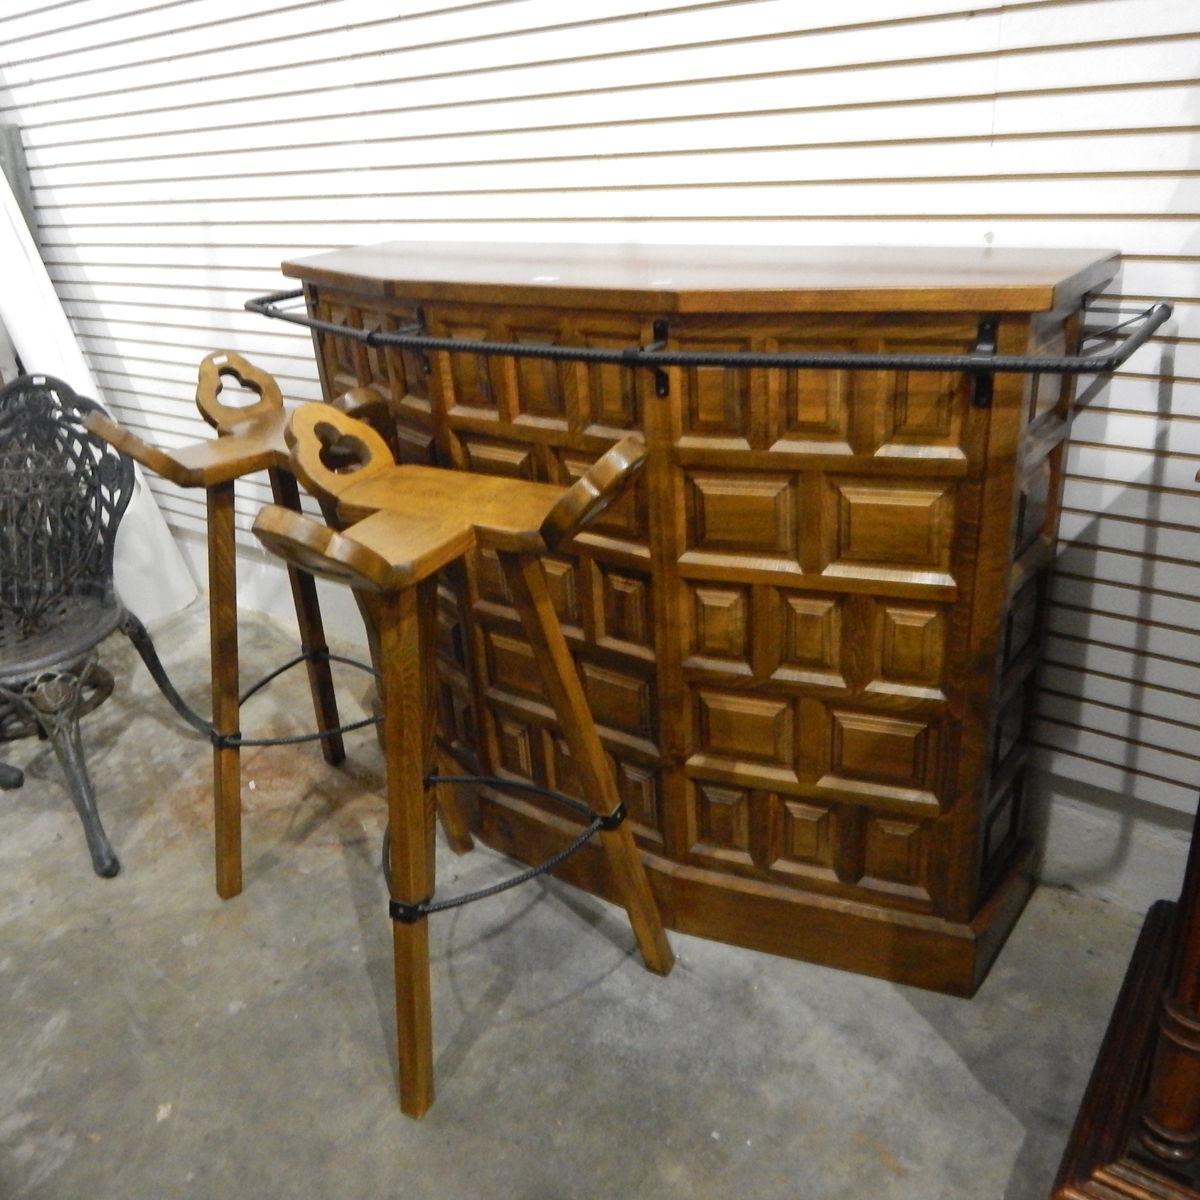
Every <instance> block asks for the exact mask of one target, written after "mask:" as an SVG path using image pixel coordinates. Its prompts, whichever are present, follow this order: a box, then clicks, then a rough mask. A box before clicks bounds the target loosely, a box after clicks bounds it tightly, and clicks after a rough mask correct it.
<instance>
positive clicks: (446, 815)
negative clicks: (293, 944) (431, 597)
mask: <svg viewBox="0 0 1200 1200" xmlns="http://www.w3.org/2000/svg"><path fill="white" fill-rule="evenodd" d="M354 598H355V599H356V600H357V601H358V611H359V612H360V613H361V614H362V619H363V625H365V626H366V630H367V642H368V644H369V645H370V648H371V663H372V665H373V666H374V667H375V669H376V670H377V671H378V670H380V669H381V668H380V666H379V664H380V662H382V655H381V653H380V648H379V633H378V630H379V624H380V615H379V606H380V598H379V596H377V595H373V594H372V593H370V592H355V593H354ZM433 711H434V712H435V713H436V708H435V709H434V710H433ZM376 728H377V729H378V730H379V741H380V745H381V746H382V745H383V740H384V733H383V726H382V725H380V726H376ZM434 790H435V791H436V792H437V814H438V819H439V820H440V821H441V823H442V833H443V834H444V835H445V838H446V844H447V845H448V846H449V847H450V849H451V850H453V851H454V853H455V854H468V853H469V852H470V851H471V850H473V849H474V848H475V839H474V838H473V837H472V836H471V826H470V824H469V823H468V821H467V814H466V813H465V812H464V811H463V806H462V805H461V804H460V803H459V800H458V796H457V794H456V793H455V792H454V791H453V789H451V788H444V787H443V788H435V789H434Z"/></svg>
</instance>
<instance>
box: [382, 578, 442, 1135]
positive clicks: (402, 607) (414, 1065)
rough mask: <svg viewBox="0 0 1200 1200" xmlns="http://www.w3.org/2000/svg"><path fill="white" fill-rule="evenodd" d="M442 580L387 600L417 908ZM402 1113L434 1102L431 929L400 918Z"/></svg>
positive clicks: (409, 893)
mask: <svg viewBox="0 0 1200 1200" xmlns="http://www.w3.org/2000/svg"><path fill="white" fill-rule="evenodd" d="M436 604H437V582H436V580H433V579H430V580H426V581H424V582H423V583H420V584H418V585H417V586H416V587H415V588H407V589H405V590H404V591H402V592H398V593H390V594H386V595H384V596H382V597H380V601H379V604H378V605H377V607H376V611H377V613H378V617H379V624H378V629H377V633H378V636H379V649H380V655H379V657H380V670H381V672H382V676H383V677H382V681H381V685H382V691H383V713H384V740H383V749H384V762H385V765H386V770H387V801H388V830H389V833H388V836H389V839H390V851H391V864H392V877H391V879H390V880H389V887H390V889H391V895H392V897H393V899H396V900H399V901H401V902H402V903H405V904H416V903H417V902H418V901H421V900H424V899H426V898H428V897H429V896H431V895H432V894H433V889H434V866H433V863H434V859H433V855H434V844H433V831H434V819H435V818H434V797H433V789H432V788H427V787H426V786H425V776H426V775H427V774H428V773H429V770H430V768H431V766H432V763H433V747H434V729H435V725H434V722H435V719H436V710H435V709H434V703H435V700H436V693H435V686H436V663H435V661H434V653H435V646H434V642H433V638H434V636H435V635H436V625H435V621H436ZM392 929H393V948H394V954H395V968H396V1032H397V1043H398V1047H399V1058H400V1109H401V1111H402V1112H404V1113H405V1114H407V1115H408V1116H410V1117H422V1116H424V1115H425V1113H426V1112H427V1111H428V1109H429V1106H430V1105H431V1104H432V1103H433V1095H434V1089H433V1016H432V1010H431V1004H430V992H429V924H428V921H427V920H425V919H421V920H418V921H416V922H414V923H412V924H405V923H404V922H402V921H393V923H392Z"/></svg>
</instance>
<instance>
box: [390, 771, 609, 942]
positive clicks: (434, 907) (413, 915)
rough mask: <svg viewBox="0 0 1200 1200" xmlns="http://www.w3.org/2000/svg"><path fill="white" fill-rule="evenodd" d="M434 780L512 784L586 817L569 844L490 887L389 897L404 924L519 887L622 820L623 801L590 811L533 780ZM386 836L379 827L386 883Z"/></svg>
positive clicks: (440, 779) (440, 778)
mask: <svg viewBox="0 0 1200 1200" xmlns="http://www.w3.org/2000/svg"><path fill="white" fill-rule="evenodd" d="M437 783H485V784H490V785H493V786H496V787H508V788H515V789H517V790H518V791H523V792H533V793H534V794H535V795H538V796H545V797H547V798H548V799H550V800H557V801H558V802H559V803H560V804H564V805H566V806H567V807H568V808H570V809H573V810H574V811H575V812H577V813H579V814H580V815H582V816H585V817H587V818H588V819H589V824H588V826H587V828H586V829H585V830H584V831H583V832H582V833H581V834H580V835H579V836H578V837H577V838H575V839H574V840H573V841H572V842H571V843H570V845H568V846H565V847H564V848H563V849H562V850H560V851H559V852H558V853H557V854H553V855H551V856H550V857H549V858H548V859H547V860H546V861H545V862H544V863H539V864H538V865H537V866H536V867H530V868H529V869H528V870H526V871H522V872H520V874H518V875H514V876H512V878H511V879H505V880H503V881H502V882H500V883H494V884H492V886H491V887H485V888H480V889H479V890H478V891H475V892H465V893H464V894H463V895H461V896H451V897H450V899H448V900H434V898H433V897H432V896H427V897H426V898H425V899H424V900H418V901H416V903H414V904H406V903H404V902H403V901H401V900H389V901H388V915H389V916H390V917H391V918H392V920H393V921H399V922H401V924H404V925H415V924H416V923H417V922H418V921H420V920H421V919H422V918H423V917H427V916H429V914H430V913H435V912H444V911H445V910H446V909H448V908H461V907H462V906H463V905H464V904H471V903H473V902H474V901H476V900H486V899H487V898H488V897H489V896H498V895H499V894H500V893H501V892H507V891H508V890H509V889H510V888H515V887H520V885H521V884H523V883H528V882H529V881H530V880H531V879H536V878H537V877H538V876H539V875H545V874H546V873H547V872H549V871H553V870H554V868H555V867H557V866H558V865H559V864H560V863H563V862H565V861H566V860H567V859H568V858H570V857H571V855H572V854H574V853H575V852H576V851H578V850H581V849H582V848H583V844H584V843H585V842H586V841H587V840H588V839H589V838H590V837H592V836H593V835H594V834H596V833H599V832H601V831H602V830H613V829H617V828H619V827H620V825H621V822H622V821H624V820H625V805H624V804H618V805H617V807H616V808H614V809H613V810H612V812H611V813H608V814H607V815H601V814H598V813H594V812H592V810H591V809H590V808H588V806H587V805H586V804H583V803H581V802H580V801H579V800H576V799H575V797H574V796H568V795H567V794H566V793H565V792H556V791H553V790H551V789H550V788H544V787H539V786H538V785H537V784H536V783H523V782H522V781H521V780H519V779H505V778H504V777H502V776H499V775H427V776H426V777H425V786H426V787H432V786H433V785H434V784H437ZM388 837H389V830H387V829H385V830H384V831H383V877H384V879H385V880H386V881H387V882H388V884H389V885H390V884H391V878H392V864H391V844H390V842H389V840H388Z"/></svg>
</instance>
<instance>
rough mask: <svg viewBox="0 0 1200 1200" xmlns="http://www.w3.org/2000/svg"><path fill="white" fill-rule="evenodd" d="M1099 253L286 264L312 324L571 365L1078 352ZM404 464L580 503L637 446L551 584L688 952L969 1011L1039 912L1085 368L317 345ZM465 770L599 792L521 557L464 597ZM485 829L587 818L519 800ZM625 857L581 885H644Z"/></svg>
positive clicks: (679, 255)
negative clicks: (568, 728) (1059, 564)
mask: <svg viewBox="0 0 1200 1200" xmlns="http://www.w3.org/2000/svg"><path fill="white" fill-rule="evenodd" d="M1116 269H1117V256H1116V254H1115V253H1114V252H1102V251H1047V250H1010V251H1005V250H988V251H979V250H960V249H930V250H916V249H894V248H893V249H804V248H794V247H791V248H789V247H779V248H764V247H695V246H692V247H685V246H673V247H672V246H640V247H639V246H596V245H590V246H568V245H536V246H535V245H502V244H488V245H476V244H469V243H446V244H431V243H411V244H409V243H389V244H385V245H380V246H368V247H362V248H358V249H352V250H345V251H336V252H332V253H328V254H322V255H319V256H315V257H312V258H307V259H302V260H298V261H295V262H288V263H285V264H284V267H283V270H284V274H286V275H289V276H292V277H295V278H297V279H299V280H301V281H302V282H303V286H304V294H305V298H306V302H307V310H308V313H309V314H310V316H312V317H316V318H319V319H321V320H323V321H327V322H331V323H332V324H334V325H339V326H346V325H348V326H351V327H354V328H357V329H364V330H370V329H378V330H385V331H405V330H412V329H419V330H420V331H421V332H422V333H424V334H428V335H430V336H433V337H443V338H455V339H466V340H471V341H491V342H506V343H536V344H543V345H545V344H553V345H559V346H567V347H575V348H581V347H591V348H607V349H621V348H628V347H637V346H642V347H652V346H655V345H658V346H660V347H661V348H663V349H665V350H682V351H718V352H730V351H734V352H737V351H751V352H763V351H765V352H782V353H805V352H811V353H828V354H834V355H837V354H847V353H873V354H877V353H884V354H886V353H897V352H899V353H910V354H929V355H962V354H971V353H979V354H986V353H989V352H994V353H998V354H1000V355H1026V354H1032V355H1067V354H1073V353H1075V352H1076V349H1077V344H1078V340H1079V326H1080V311H1081V308H1082V305H1083V303H1084V300H1085V297H1086V296H1087V295H1088V294H1089V293H1094V292H1096V291H1098V290H1099V289H1101V288H1102V287H1103V286H1104V285H1105V284H1106V283H1107V282H1108V281H1109V280H1110V279H1111V278H1112V277H1113V275H1114V274H1115V272H1116ZM314 338H315V343H316V350H317V359H318V363H319V366H320V373H321V382H322V386H323V389H324V393H325V398H326V400H333V399H335V398H336V397H338V396H340V395H342V394H343V393H345V392H346V391H348V390H350V389H353V388H356V387H362V386H370V387H373V388H375V389H376V390H377V391H378V392H380V393H381V394H382V395H383V396H384V398H385V399H386V400H387V402H388V404H389V406H390V408H391V411H392V413H393V415H394V416H395V420H396V433H397V437H396V446H397V448H398V451H399V456H400V457H401V459H402V460H405V461H411V462H430V463H438V464H440V465H443V466H449V467H453V468H455V469H457V470H462V471H483V472H491V473H496V474H501V475H509V476H513V477H517V478H523V479H531V480H544V481H548V482H552V483H555V484H561V485H566V484H570V483H571V482H573V480H575V479H576V478H578V476H579V475H580V474H582V473H583V472H584V471H585V470H586V469H587V467H588V466H589V465H590V464H591V463H592V462H593V461H594V460H595V459H596V458H597V457H598V456H599V455H600V454H601V453H602V452H603V451H605V450H606V449H607V448H608V447H609V446H611V445H612V444H613V443H614V442H615V441H617V440H618V439H620V438H621V437H623V436H625V435H626V434H627V433H628V432H629V431H631V430H640V431H641V432H642V433H643V435H644V437H645V440H646V444H647V447H648V451H649V454H648V462H647V467H646V469H645V471H644V472H643V473H642V475H641V477H640V478H639V480H638V482H637V484H636V486H635V487H634V488H633V489H632V491H631V493H630V494H629V495H627V496H626V498H625V499H623V500H622V501H621V502H620V503H619V504H617V505H615V506H614V507H613V508H611V509H610V510H608V512H606V513H605V514H604V516H603V517H602V518H601V519H600V520H598V521H597V522H596V523H595V524H594V525H593V526H591V528H590V529H589V530H588V531H587V532H585V533H583V534H581V535H579V536H578V537H576V539H575V540H574V541H573V542H572V543H571V544H570V546H569V548H568V549H569V553H563V554H559V555H556V556H554V557H552V558H550V559H548V560H547V563H546V565H547V570H548V572H549V575H550V582H551V585H552V590H553V598H554V603H555V607H556V608H557V611H558V615H559V618H560V620H561V622H562V624H563V627H564V629H565V631H566V633H567V637H568V640H569V642H570V645H571V649H572V653H573V654H574V656H575V659H576V662H577V664H578V667H579V671H580V674H581V677H582V680H583V683H584V687H585V690H586V693H587V698H588V701H589V704H590V706H591V708H592V711H593V714H594V716H595V719H596V722H597V724H598V726H599V730H600V735H601V739H602V742H603V744H604V747H605V749H606V751H607V752H608V753H609V755H611V758H612V762H613V766H614V769H615V772H616V778H617V782H618V786H619V789H620V792H621V796H622V798H623V800H624V803H625V805H626V808H627V810H628V812H629V815H630V819H631V820H632V822H633V829H634V831H635V833H636V836H637V840H638V843H639V845H640V847H641V849H642V852H643V856H644V859H645V862H646V866H647V869H648V871H649V875H650V880H651V884H652V886H653V889H654V892H655V894H656V896H657V898H658V901H659V904H660V906H661V908H662V912H663V916H664V920H665V922H666V924H667V925H668V926H669V927H672V928H675V929H678V930H682V931H684V932H687V933H691V934H697V935H700V936H702V937H709V938H714V939H717V940H720V941H724V942H730V943H733V944H736V945H742V946H748V947H753V948H755V949H758V950H764V951H768V952H771V953H775V954H784V955H790V956H793V957H796V958H803V959H808V960H811V961H814V962H820V963H826V964H829V965H832V966H836V967H842V968H846V969H849V970H853V971H859V972H863V973H867V974H871V975H878V976H882V977H884V978H887V979H891V980H896V981H899V982H903V983H910V984H916V985H920V986H923V987H929V988H935V989H938V990H941V991H946V992H952V993H956V994H960V995H969V994H971V993H972V992H973V991H974V990H975V988H976V987H977V986H978V985H979V983H980V981H981V980H982V978H983V976H984V974H985V973H986V971H987V969H988V967H989V966H990V964H991V962H992V960H993V959H994V957H995V955H996V954H997V952H998V951H999V948H1000V946H1001V944H1002V943H1003V940H1004V938H1005V936H1006V935H1007V933H1008V931H1009V930H1010V929H1011V927H1012V925H1013V923H1014V922H1015V920H1016V919H1017V917H1018V915H1019V914H1020V911H1021V908H1022V906H1023V905H1024V903H1025V900H1026V899H1027V897H1028V894H1029V891H1030V888H1031V881H1030V878H1029V876H1028V874H1027V870H1026V864H1027V859H1028V845H1027V842H1026V841H1025V838H1024V836H1023V820H1024V809H1025V803H1024V794H1025V788H1026V769H1027V763H1028V758H1029V727H1030V722H1031V718H1032V711H1031V710H1032V705H1033V698H1034V686H1035V674H1036V668H1037V663H1038V658H1039V652H1040V642H1041V625H1042V612H1043V608H1044V605H1045V600H1046V588H1047V582H1048V573H1049V569H1050V566H1051V562H1052V558H1053V553H1054V539H1055V531H1056V527H1057V522H1058V510H1059V498H1060V493H1061V485H1062V471H1063V457H1064V453H1065V448H1066V436H1067V433H1068V431H1069V418H1070V409H1071V401H1072V395H1071V393H1072V386H1073V385H1072V379H1071V378H1070V377H1069V376H1063V375H1060V374H1046V373H1043V374H1037V373H1027V374H1018V373H1007V374H996V375H994V376H988V377H987V382H988V384H989V386H987V387H984V386H982V385H981V383H980V382H979V377H978V376H977V375H976V374H974V373H972V372H967V371H963V370H961V369H947V370H924V371H915V370H914V371H902V370H877V369H857V370H856V369H849V368H847V367H827V368H823V369H805V370H785V369H780V368H777V367H770V366H739V365H732V366H729V365H727V366H668V367H666V368H663V369H661V370H659V371H654V370H647V369H645V367H642V366H638V365H636V364H635V362H634V361H633V360H631V361H630V363H629V365H623V364H622V363H620V362H579V361H565V362H564V361H552V360H546V359H538V358H514V357H506V356H490V357H489V356H484V355H476V354H471V353H457V352H456V353H447V352H446V351H444V350H438V349H433V350H429V351H423V350H420V349H416V350H414V349H411V348H403V347H398V346H394V345H376V346H371V345H366V344H362V343H359V342H354V341H352V340H349V339H347V338H345V337H340V336H336V335H333V334H332V333H330V332H328V331H325V332H317V333H315V334H314ZM440 617H441V632H442V637H441V642H440V660H439V673H440V693H441V695H440V735H439V736H440V745H441V749H442V752H443V753H444V754H445V755H446V756H448V757H449V758H450V759H452V760H454V762H455V763H457V764H458V765H460V766H461V768H463V769H465V770H467V771H470V772H472V773H478V774H490V775H498V776H501V777H504V778H508V779H511V780H514V781H525V782H533V783H537V784H540V785H542V786H545V787H548V788H552V789H558V790H561V791H565V792H568V793H571V794H575V795H578V794H579V787H578V783H577V781H576V779H575V776H574V773H573V769H572V763H571V759H570V755H569V753H568V751H567V748H566V744H565V742H564V740H563V738H562V736H561V734H560V732H559V731H558V729H557V728H556V726H555V722H554V717H553V713H552V710H551V708H550V707H549V705H548V704H547V702H546V697H545V696H544V694H543V691H542V686H541V683H540V676H539V672H538V670H537V664H536V663H535V661H534V659H533V652H532V650H531V649H530V647H529V645H528V643H527V642H526V641H525V640H524V638H523V636H522V633H521V626H520V622H519V620H518V618H517V615H516V612H515V610H514V608H513V606H512V602H511V597H510V596H509V594H508V592H507V590H506V585H505V581H504V575H503V572H502V571H501V570H500V567H499V564H498V562H497V561H496V559H495V556H494V555H493V554H489V553H488V552H482V553H477V554H475V555H474V556H473V557H472V558H471V559H470V560H468V561H467V563H466V564H465V566H463V567H462V568H460V569H457V570H456V571H454V572H451V573H448V574H445V575H444V576H443V578H442V580H441V586H440ZM471 803H472V811H473V815H474V820H475V824H476V827H477V830H478V832H479V834H480V836H481V837H482V838H483V839H484V840H485V841H486V842H488V843H489V844H491V845H492V846H494V847H496V848H497V849H499V850H502V851H504V852H506V853H508V854H511V855H513V856H515V857H516V858H518V859H521V860H524V861H526V862H530V863H536V862H540V861H542V860H543V859H545V858H547V857H549V855H550V854H551V853H552V852H554V851H556V850H558V849H560V848H561V847H562V846H564V845H565V844H566V843H567V842H568V841H569V840H570V839H571V838H572V836H573V835H574V833H576V832H577V831H578V829H577V826H576V825H574V824H572V822H571V821H570V820H568V819H566V818H565V817H564V815H563V810H562V808H561V806H557V805H553V804H551V803H549V802H543V801H542V800H541V799H539V798H538V797H537V796H535V795H531V794H530V793H528V792H522V791H520V790H516V789H513V790H506V789H505V788H504V787H503V786H492V787H485V788H481V789H479V790H478V794H477V796H475V797H474V798H473V800H472V801H471ZM605 871H606V868H605V864H604V861H603V858H602V856H601V855H600V854H599V852H598V851H596V850H594V849H591V848H589V849H587V850H585V852H584V853H582V854H580V855H576V856H575V857H574V858H573V859H571V860H569V862H568V863H566V864H564V866H563V867H562V868H561V869H560V873H561V874H562V875H563V876H564V877H566V878H569V879H571V880H572V881H573V882H575V883H578V884H580V885H582V886H584V887H586V888H588V889H590V890H592V891H594V892H597V893H599V894H601V895H605V896H607V897H609V898H612V897H613V889H612V887H611V883H610V881H609V879H608V878H607V876H606V873H605Z"/></svg>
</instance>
